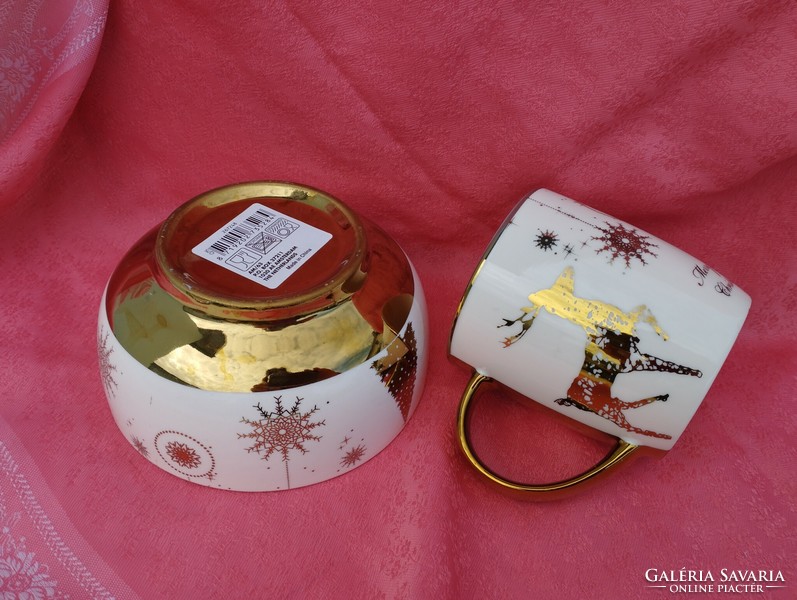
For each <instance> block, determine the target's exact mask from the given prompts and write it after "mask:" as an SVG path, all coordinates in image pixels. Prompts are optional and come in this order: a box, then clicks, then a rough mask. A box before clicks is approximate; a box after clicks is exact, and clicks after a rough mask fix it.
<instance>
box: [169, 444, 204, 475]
mask: <svg viewBox="0 0 797 600" xmlns="http://www.w3.org/2000/svg"><path fill="white" fill-rule="evenodd" d="M166 454H168V455H169V458H171V459H172V460H173V461H174V462H176V463H177V464H178V465H180V466H181V467H184V468H186V469H196V468H197V467H198V466H199V465H200V464H201V463H202V460H201V459H200V458H199V454H197V453H196V450H194V449H193V448H192V447H191V446H189V445H188V444H184V443H182V442H175V441H171V442H169V443H168V444H166Z"/></svg>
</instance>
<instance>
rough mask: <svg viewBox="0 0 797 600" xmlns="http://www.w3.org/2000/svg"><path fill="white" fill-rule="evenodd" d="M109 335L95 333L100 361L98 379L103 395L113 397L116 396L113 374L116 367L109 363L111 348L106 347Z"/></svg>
mask: <svg viewBox="0 0 797 600" xmlns="http://www.w3.org/2000/svg"><path fill="white" fill-rule="evenodd" d="M109 335H110V334H109V333H106V334H105V335H102V333H101V332H97V356H98V357H99V359H100V377H101V378H102V385H103V387H104V388H105V393H106V394H108V395H109V396H114V395H115V394H116V379H114V376H113V374H114V371H116V366H115V365H114V364H113V363H112V362H111V354H113V348H109V347H108V336H109Z"/></svg>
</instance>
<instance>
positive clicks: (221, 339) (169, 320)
mask: <svg viewBox="0 0 797 600" xmlns="http://www.w3.org/2000/svg"><path fill="white" fill-rule="evenodd" d="M254 200H256V201H258V202H262V203H264V204H266V205H269V203H271V202H273V203H275V204H277V205H278V206H279V210H280V211H281V212H285V213H286V214H288V215H292V214H293V211H295V212H296V214H298V215H301V218H299V217H297V216H295V215H294V218H296V219H297V220H300V221H301V220H302V219H305V220H307V219H311V220H312V219H316V220H318V221H319V222H320V223H322V224H324V226H326V227H328V228H329V229H330V231H333V232H335V235H336V237H335V238H333V241H332V242H331V243H330V244H328V245H327V246H326V247H325V251H326V250H328V254H327V255H326V257H323V256H320V254H321V253H319V256H318V257H317V259H316V261H317V262H316V267H313V266H312V264H311V263H308V264H307V265H306V266H303V267H301V269H300V270H299V271H298V273H297V274H295V275H293V276H292V279H290V280H289V281H288V284H286V285H284V286H281V287H280V289H279V290H266V289H265V288H262V287H258V286H257V285H255V284H252V283H251V282H249V281H248V280H246V279H244V278H242V277H240V276H238V275H234V274H230V273H229V272H226V271H223V270H217V271H214V272H211V271H209V270H208V269H210V268H212V269H219V268H218V267H216V266H215V265H210V266H209V267H208V266H207V265H205V264H204V262H200V263H197V262H196V259H195V258H194V257H192V256H191V254H190V247H191V245H192V242H191V238H190V235H191V231H192V229H191V228H192V227H199V226H200V225H201V226H204V227H206V228H209V227H211V225H212V226H213V227H215V224H214V223H211V224H208V225H202V224H203V223H204V222H205V221H203V219H204V220H209V219H211V220H212V219H213V218H214V214H215V213H214V211H217V210H222V211H226V212H223V214H220V216H219V218H218V219H216V220H228V219H229V215H230V214H240V211H241V210H243V209H244V207H245V206H248V204H245V203H246V202H247V201H248V202H250V203H251V202H252V201H254ZM240 202H243V203H244V204H235V206H230V203H240ZM275 210H276V209H275ZM197 224H199V225H197ZM174 236H176V237H174ZM174 240H179V241H180V243H179V244H178V243H177V242H175V241H174ZM181 244H182V245H181ZM324 260H326V262H324ZM236 278H237V279H236ZM199 280H201V281H199ZM198 281H199V283H201V286H200V285H199V283H197V282H198ZM303 282H306V283H303ZM253 285H254V287H253ZM214 286H221V287H220V289H223V290H224V291H223V293H218V294H216V295H214V293H215V292H214ZM225 286H226V287H225ZM199 287H201V291H200V290H199ZM414 292H415V290H414V278H413V274H412V269H411V267H410V265H409V262H408V261H407V258H406V256H405V255H404V253H403V252H402V251H401V249H400V248H399V247H398V245H397V244H396V243H395V242H393V241H392V240H391V239H390V238H389V237H387V236H386V235H385V234H384V233H383V232H382V231H381V230H380V229H378V228H376V227H374V226H373V225H371V224H370V223H368V222H366V221H362V220H360V219H359V218H358V217H356V215H354V213H352V212H351V211H350V210H349V209H348V208H346V207H345V205H343V204H342V203H340V202H339V201H337V200H335V199H333V198H331V197H329V196H327V195H325V194H323V193H322V192H319V191H317V190H312V189H311V188H304V187H302V186H296V185H294V184H284V183H277V184H272V183H268V182H264V183H252V184H243V185H240V186H230V187H228V188H220V189H219V190H214V191H211V192H208V193H207V194H203V195H202V196H199V197H197V198H195V199H194V200H192V201H190V202H188V203H186V204H185V205H183V206H182V207H180V208H179V209H178V210H177V211H175V213H173V215H172V216H171V217H170V218H169V219H167V221H166V222H165V224H164V225H163V226H162V227H161V228H160V230H159V231H158V230H153V231H152V232H150V233H149V234H148V235H147V236H145V237H144V238H143V239H142V240H141V241H140V242H139V243H138V244H137V245H136V246H134V247H133V248H132V249H131V250H130V252H129V253H128V254H127V255H126V256H125V258H124V259H123V260H122V262H121V263H120V265H119V267H117V270H116V271H115V272H114V274H113V275H112V277H111V280H110V282H109V286H108V294H107V305H106V307H107V310H108V316H109V320H110V322H111V327H112V330H113V333H114V335H115V336H116V337H117V338H118V340H119V342H120V343H121V344H122V346H123V347H124V348H125V349H126V350H127V351H128V352H129V353H130V354H131V355H132V356H133V357H134V358H135V359H136V360H137V361H139V362H140V363H141V364H143V365H144V366H146V367H147V368H149V369H150V370H152V371H154V372H156V373H158V374H159V375H161V376H162V377H164V378H166V379H169V380H172V381H176V382H179V383H183V384H186V385H190V386H194V387H197V388H200V389H205V390H214V391H225V392H250V391H271V390H281V389H286V388H291V387H296V386H299V385H306V384H309V383H313V382H315V381H320V380H323V379H327V378H329V377H334V376H335V375H337V374H339V373H342V372H344V371H347V370H349V369H351V368H352V367H355V366H357V365H359V364H362V363H364V362H366V361H367V360H369V359H370V358H371V357H373V356H374V355H376V354H377V353H379V352H380V351H381V350H383V349H384V348H386V347H391V348H393V346H391V342H393V340H394V339H396V337H397V334H398V332H399V331H401V329H402V328H403V327H404V325H405V323H406V320H407V317H408V315H409V311H410V308H411V307H412V305H413V296H414Z"/></svg>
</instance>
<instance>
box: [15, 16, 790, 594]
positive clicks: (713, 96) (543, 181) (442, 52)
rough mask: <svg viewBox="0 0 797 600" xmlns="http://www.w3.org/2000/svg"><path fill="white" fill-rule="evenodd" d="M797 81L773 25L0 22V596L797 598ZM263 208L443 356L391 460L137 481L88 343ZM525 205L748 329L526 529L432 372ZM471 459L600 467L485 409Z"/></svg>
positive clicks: (612, 20)
mask: <svg viewBox="0 0 797 600" xmlns="http://www.w3.org/2000/svg"><path fill="white" fill-rule="evenodd" d="M795 72H797V5H795V4H794V3H792V2H788V1H785V0H784V1H770V2H767V1H758V2H752V1H746V0H730V1H725V2H710V1H706V2H678V1H676V2H673V1H671V0H667V1H664V0H662V1H659V2H612V1H608V2H598V1H585V2H577V3H574V2H564V3H562V2H536V3H525V2H512V1H511V0H501V1H498V2H486V1H481V0H463V1H461V2H457V3H444V4H440V5H439V6H436V5H433V3H419V2H410V3H395V2H382V1H377V2H360V1H357V2H333V3H329V4H326V5H324V6H321V5H318V4H316V3H307V2H292V1H286V2H275V3H267V4H266V5H265V6H262V5H261V4H258V3H252V2H243V1H240V0H232V1H228V2H133V1H131V0H117V1H115V2H113V3H111V4H110V6H108V5H107V4H105V3H104V2H101V1H98V0H72V1H66V0H59V1H55V2H43V1H33V2H21V1H18V0H6V1H5V2H2V1H0V139H1V140H2V143H1V145H0V213H1V214H0V225H1V226H2V235H0V272H1V273H2V275H3V284H2V286H0V301H1V302H0V315H1V316H2V321H1V323H2V324H1V325H0V331H2V333H3V340H4V342H5V343H4V344H3V355H2V369H0V390H2V397H1V398H2V399H1V400H0V598H2V599H3V600H11V599H17V598H19V599H22V598H35V599H36V600H39V599H42V598H66V597H69V598H73V599H74V598H110V597H115V598H120V599H122V598H148V599H149V598H191V599H193V598H219V597H221V598H226V597H230V598H232V597H241V598H247V597H254V598H272V597H274V598H277V597H279V598H318V597H324V598H369V599H370V598H452V599H453V598H457V599H459V598H528V597H534V598H543V599H544V598H581V597H589V598H618V597H632V598H647V597H648V596H649V597H651V598H659V597H663V596H664V595H666V596H667V597H678V594H677V593H675V594H671V593H670V592H669V590H668V589H660V588H649V587H648V586H651V585H657V584H656V583H654V582H651V581H650V580H649V579H646V576H645V574H646V572H649V570H650V569H655V570H657V572H662V571H665V572H669V571H676V572H678V571H679V570H680V569H682V568H685V569H687V570H692V571H702V572H704V573H705V572H706V571H711V572H712V573H713V575H714V577H715V578H717V579H719V578H720V576H721V575H720V574H721V569H726V570H742V571H745V572H748V571H755V572H758V571H759V570H765V571H767V572H768V571H774V572H776V573H777V572H782V575H783V579H784V580H785V581H784V582H782V583H780V582H778V583H776V585H783V586H784V587H785V589H774V588H772V589H766V590H764V591H762V592H761V595H760V597H762V598H763V597H770V596H771V597H773V598H774V597H776V593H781V594H786V595H783V596H779V597H787V595H788V594H793V593H794V590H795V589H797V573H795V571H794V564H793V557H794V556H795V554H796V553H797V543H796V542H797V539H795V532H797V527H796V526H795V525H797V523H796V522H795V514H797V505H796V504H795V497H797V489H795V478H794V472H795V466H796V465H797V462H796V461H795V458H796V451H795V446H794V443H793V440H794V433H795V417H794V412H793V410H791V409H792V406H793V395H794V394H793V391H792V390H793V386H794V373H795V372H796V369H795V367H797V364H796V363H797V361H796V360H795V358H796V354H797V353H795V350H794V339H795V336H796V334H797V331H795V329H796V328H795V321H794V318H793V312H794V309H795V299H796V298H797V281H795V273H796V272H797V269H796V268H795V267H797V261H796V260H795V256H796V253H795V250H794V241H793V231H794V228H795V224H796V223H795V221H796V220H797V219H796V218H795V217H796V215H795V204H794V200H793V196H794V190H795V189H797V157H796V156H797V118H796V117H797V78H795V77H794V73H795ZM254 179H278V180H288V181H296V182H300V183H303V184H306V185H310V186H314V187H317V188H320V189H323V190H325V191H327V192H329V193H331V194H333V195H335V196H336V197H339V198H340V199H342V200H343V201H344V202H346V203H347V204H349V205H350V206H351V207H352V208H353V209H354V210H356V211H357V212H358V213H360V214H361V215H363V216H364V217H366V218H368V219H370V220H372V221H374V222H376V223H378V224H379V225H380V226H381V227H382V228H384V229H385V230H386V231H387V232H388V233H389V234H390V235H391V236H392V237H393V238H395V239H396V240H397V241H398V242H399V244H400V245H401V246H402V247H403V248H404V249H405V250H406V251H407V253H408V254H409V256H410V257H411V259H412V261H413V263H414V264H415V265H416V267H417V269H418V272H419V275H420V278H421V280H422V281H423V283H424V287H425V291H426V296H427V301H428V304H429V313H430V315H429V322H430V326H431V327H430V364H429V371H428V376H427V381H426V391H425V393H424V396H423V397H422V398H421V401H420V403H419V405H418V408H417V410H416V411H415V413H414V415H413V416H412V418H411V419H409V421H408V423H407V426H406V428H405V429H404V431H403V432H402V433H401V434H400V435H399V436H398V438H397V439H396V440H395V441H394V442H393V443H392V444H391V445H390V446H389V447H388V448H387V449H386V450H384V451H383V452H382V453H381V454H379V455H378V456H376V457H375V458H373V459H372V460H370V461H369V462H367V463H365V464H363V465H362V466H359V467H357V468H356V469H353V470H352V471H351V472H350V473H347V474H346V475H344V476H342V477H339V478H336V479H334V480H331V481H328V482H325V483H322V484H319V485H316V486H311V487H307V488H302V489H296V490H291V491H287V492H277V493H265V494H243V493H233V492H222V491H220V490H211V489H207V488H204V487H201V486H198V485H194V484H191V483H189V482H186V481H183V480H180V479H178V478H176V477H173V476H171V475H170V474H169V473H167V472H165V471H162V470H160V469H158V468H156V467H155V466H153V465H151V464H150V463H149V462H147V461H146V460H143V459H142V458H141V456H140V455H139V453H138V452H137V451H136V449H135V448H134V447H133V446H132V445H131V444H130V443H129V442H128V441H127V440H125V438H124V436H123V435H122V434H121V433H120V431H119V429H118V428H117V427H116V425H115V424H114V422H113V419H112V417H111V414H110V412H109V410H108V408H107V403H106V401H105V399H104V396H103V389H102V382H101V379H100V375H99V369H98V357H97V344H96V337H95V332H96V317H97V310H98V306H99V301H100V297H101V294H102V290H103V286H104V285H105V282H106V281H107V278H108V276H109V275H110V273H111V271H112V270H113V268H114V266H115V264H116V262H117V261H118V260H119V259H120V258H121V256H122V254H123V253H124V252H125V251H126V250H127V249H128V248H129V247H130V246H131V245H132V244H133V243H134V242H135V241H136V240H137V239H138V238H139V237H140V236H141V235H143V234H144V233H145V232H146V231H148V230H149V229H150V228H151V227H153V226H154V225H155V224H157V223H158V222H160V221H161V220H162V219H163V218H165V217H166V216H167V215H168V214H169V213H170V212H171V211H172V210H173V209H174V208H176V207H177V206H178V205H179V204H181V203H182V202H184V201H186V200H188V199H190V198H191V197H193V196H195V195H197V194H199V193H202V192H204V191H206V190H209V189H212V188H215V187H218V186H221V185H226V184H229V183H234V182H239V181H247V180H254ZM540 187H546V188H549V189H553V190H556V191H557V192H560V193H562V194H564V195H566V196H569V197H572V198H575V199H577V200H579V201H581V202H583V203H586V204H588V205H590V206H592V207H594V208H596V209H598V210H601V211H604V212H606V213H609V214H612V215H614V216H615V217H617V218H618V219H622V220H624V221H627V222H630V223H632V224H633V225H634V226H636V227H639V228H641V229H643V230H646V231H648V232H650V233H651V234H653V235H656V236H658V237H660V238H662V239H664V240H666V241H668V242H670V243H672V244H674V245H676V246H679V247H681V248H683V249H684V250H685V251H687V252H688V253H690V254H692V255H694V256H696V257H698V258H699V259H700V260H703V261H705V263H707V264H708V265H710V266H711V267H712V268H713V269H716V271H718V272H720V273H722V274H723V276H725V277H727V279H728V280H729V281H731V282H733V283H734V284H736V285H738V286H739V287H741V288H742V289H744V290H745V291H747V292H748V293H749V294H750V295H751V296H752V298H753V306H752V310H751V312H750V315H749V317H748V321H747V323H746V325H745V327H744V329H743V330H742V333H741V336H740V338H739V341H738V342H737V345H736V346H735V347H734V349H733V350H732V352H731V354H730V356H729V359H728V362H727V363H726V365H725V366H724V368H723V369H722V371H721V372H720V374H719V376H718V378H717V380H716V382H715V384H714V386H713V387H712V389H711V391H710V392H709V395H708V396H707V398H706V400H705V401H704V403H703V405H702V406H701V407H700V409H699V410H698V412H697V414H696V415H695V417H694V419H693V420H692V422H691V423H690V425H689V426H688V427H687V429H686V431H685V433H684V435H683V436H682V438H681V439H680V440H679V441H678V443H677V444H676V445H675V447H674V448H673V449H672V450H671V451H670V452H669V453H667V454H666V455H665V456H664V457H661V458H658V459H657V458H651V457H643V458H640V459H639V460H638V461H636V462H634V463H632V464H630V465H628V466H627V467H626V468H625V469H624V470H622V471H620V472H618V473H617V474H616V475H615V476H614V477H612V478H611V479H609V480H607V481H605V482H604V483H603V484H602V485H600V486H596V487H594V488H592V489H590V490H588V491H587V492H586V493H584V494H581V495H579V496H576V497H573V498H569V499H564V500H560V501H556V502H551V503H544V504H533V503H528V502H524V501H522V500H518V499H517V498H514V497H509V496H506V495H504V494H502V493H500V492H498V491H496V490H495V489H493V488H492V487H490V486H489V485H488V484H487V482H486V481H484V480H483V479H481V478H480V477H479V475H478V474H477V473H475V472H474V471H473V470H472V469H470V468H469V467H468V465H467V464H466V462H465V461H464V459H463V458H462V457H461V456H460V453H459V450H458V448H457V443H456V436H455V431H454V421H455V412H456V407H457V403H458V400H459V395H460V394H461V391H462V389H463V387H464V385H465V383H466V381H467V379H468V376H469V373H468V371H467V369H465V368H463V367H462V366H461V365H458V364H454V363H453V362H450V361H449V360H448V358H447V356H446V347H447V342H448V334H449V330H450V326H451V322H452V319H453V317H454V314H455V312H456V308H457V304H458V301H459V299H460V296H461V294H462V292H463V291H464V288H465V285H466V284H467V282H468V280H469V278H470V276H471V273H472V270H473V268H474V267H475V266H476V264H477V262H478V260H479V258H480V257H481V255H482V253H483V251H484V249H485V247H486V246H487V244H488V243H489V241H490V239H491V237H492V235H493V233H494V232H495V231H496V230H497V229H498V228H499V226H500V225H501V223H502V221H503V219H504V217H505V216H506V215H507V214H508V213H509V211H510V210H511V209H512V207H513V206H514V205H515V204H516V203H517V201H518V200H519V199H520V198H521V197H522V196H523V195H524V194H526V193H528V192H530V191H533V190H534V189H537V188H540ZM498 333H499V334H500V333H501V332H500V331H499V332H498ZM502 337H503V336H500V335H499V338H498V342H496V343H500V339H501V338H502ZM485 343H489V341H485ZM664 358H667V357H664ZM474 437H475V440H474V441H475V444H476V445H477V448H478V449H479V451H480V453H481V454H482V456H483V458H484V459H485V460H486V461H488V462H489V463H490V464H492V465H494V466H495V468H496V469H498V470H500V471H501V472H502V473H503V474H505V475H507V476H509V477H517V478H525V479H552V478H557V477H562V476H565V475H568V474H572V473H574V472H577V471H579V470H580V469H583V468H585V467H586V466H587V465H589V464H591V463H592V462H595V461H596V460H597V459H598V458H599V457H600V456H602V455H603V454H604V453H605V452H606V450H607V449H608V447H609V444H608V443H607V442H606V441H593V440H591V439H589V438H586V437H583V436H582V435H581V434H580V433H577V432H575V431H573V430H571V429H569V428H568V427H567V426H566V425H564V424H563V423H561V422H560V421H558V420H552V419H551V418H550V414H549V413H547V412H545V411H543V410H542V409H540V408H537V407H535V406H534V405H532V404H530V403H528V402H524V401H523V400H522V399H518V398H515V397H507V396H504V395H501V394H497V393H490V394H486V395H484V396H483V397H482V399H481V400H480V401H479V403H478V405H477V406H476V408H475V414H474ZM762 585H765V584H762ZM682 595H683V596H684V597H686V596H689V597H695V594H682Z"/></svg>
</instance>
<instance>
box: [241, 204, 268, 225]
mask: <svg viewBox="0 0 797 600" xmlns="http://www.w3.org/2000/svg"><path fill="white" fill-rule="evenodd" d="M255 215H261V216H262V217H264V218H263V219H260V218H258V217H256V216H255ZM273 218H274V215H272V214H271V213H267V212H266V211H264V210H260V209H259V208H258V209H257V210H255V213H254V214H252V215H249V216H248V217H246V220H247V221H249V222H250V223H251V224H252V225H254V226H255V227H257V226H258V225H262V224H263V223H265V222H266V221H270V220H271V219H273Z"/></svg>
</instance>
